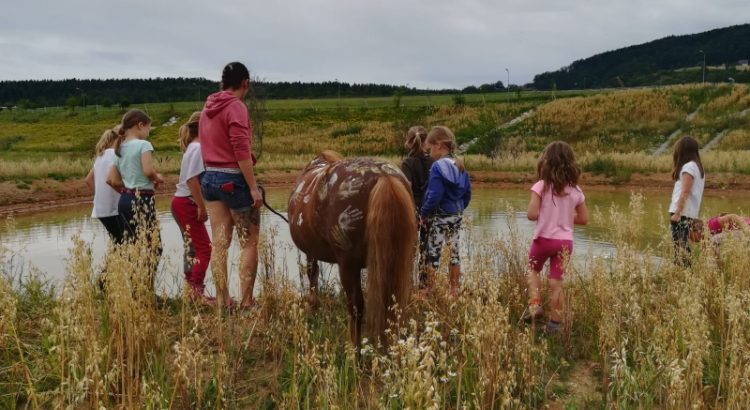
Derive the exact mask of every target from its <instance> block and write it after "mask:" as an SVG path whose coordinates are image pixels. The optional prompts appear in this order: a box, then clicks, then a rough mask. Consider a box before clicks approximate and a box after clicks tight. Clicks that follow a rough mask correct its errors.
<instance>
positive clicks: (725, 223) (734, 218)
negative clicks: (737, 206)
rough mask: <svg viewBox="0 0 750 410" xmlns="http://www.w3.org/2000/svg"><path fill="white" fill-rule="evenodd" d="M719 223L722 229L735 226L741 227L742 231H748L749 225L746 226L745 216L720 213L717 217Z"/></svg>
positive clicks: (749, 229)
mask: <svg viewBox="0 0 750 410" xmlns="http://www.w3.org/2000/svg"><path fill="white" fill-rule="evenodd" d="M719 223H721V227H722V228H724V229H731V228H733V227H737V228H738V229H741V230H742V231H744V232H750V226H748V224H747V221H745V218H743V217H741V216H739V215H737V214H726V215H722V216H720V217H719Z"/></svg>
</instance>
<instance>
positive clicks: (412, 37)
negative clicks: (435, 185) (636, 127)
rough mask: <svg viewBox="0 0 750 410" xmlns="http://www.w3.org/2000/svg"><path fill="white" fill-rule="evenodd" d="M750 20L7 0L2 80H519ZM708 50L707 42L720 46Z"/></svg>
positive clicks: (738, 1)
mask: <svg viewBox="0 0 750 410" xmlns="http://www.w3.org/2000/svg"><path fill="white" fill-rule="evenodd" d="M747 22H750V2H749V1H748V0H711V1H705V0H504V1H498V0H463V1H447V0H398V1H397V0H362V1H360V0H262V1H259V0H230V1H226V0H180V1H178V0H151V1H142V0H137V1H134V0H119V1H114V0H113V1H109V0H96V1H91V0H88V1H87V0H63V1H50V0H3V2H2V5H1V6H0V80H20V79H48V78H51V79H63V78H74V77H75V78H135V77H138V78H143V77H206V78H209V79H212V80H218V79H219V76H220V73H221V68H222V67H223V65H224V64H225V63H227V62H229V61H233V60H239V61H242V62H244V63H245V64H247V65H248V67H249V68H250V70H251V71H252V72H253V73H254V74H255V75H257V76H259V77H261V78H264V79H266V80H269V81H297V80H299V81H324V80H334V79H339V80H341V81H348V82H360V83H361V82H374V83H390V84H407V83H408V84H409V85H410V86H413V87H429V88H444V87H464V86H466V85H470V84H475V85H479V84H482V83H487V82H494V81H497V80H501V81H503V83H505V82H506V79H507V73H506V71H505V68H506V67H507V68H508V69H509V70H510V82H511V83H513V84H523V83H526V82H529V81H531V80H532V79H533V77H534V75H535V74H538V73H541V72H544V71H551V70H556V69H558V68H560V67H562V66H565V65H568V64H569V63H571V62H572V61H574V60H576V59H580V58H585V57H588V56H591V55H593V54H596V53H600V52H603V51H607V50H612V49H616V48H620V47H624V46H628V45H633V44H639V43H643V42H647V41H651V40H655V39H657V38H660V37H664V36H667V35H671V34H675V35H679V34H690V33H697V32H701V31H706V30H710V29H713V28H719V27H725V26H729V25H734V24H743V23H747ZM710 52H711V51H710V50H707V53H708V54H710Z"/></svg>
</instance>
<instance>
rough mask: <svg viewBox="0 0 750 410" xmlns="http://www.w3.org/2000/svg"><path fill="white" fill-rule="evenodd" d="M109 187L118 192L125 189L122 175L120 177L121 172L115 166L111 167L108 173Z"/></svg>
mask: <svg viewBox="0 0 750 410" xmlns="http://www.w3.org/2000/svg"><path fill="white" fill-rule="evenodd" d="M107 185H109V186H111V187H112V189H114V190H115V191H117V192H120V191H121V190H122V189H123V188H125V185H124V184H123V183H122V175H120V171H118V170H117V167H116V166H114V165H112V166H110V167H109V171H108V172H107Z"/></svg>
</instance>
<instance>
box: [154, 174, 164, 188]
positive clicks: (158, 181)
mask: <svg viewBox="0 0 750 410" xmlns="http://www.w3.org/2000/svg"><path fill="white" fill-rule="evenodd" d="M163 183H164V176H163V175H162V174H158V173H157V174H156V177H155V178H154V187H155V188H158V187H159V185H161V184H163Z"/></svg>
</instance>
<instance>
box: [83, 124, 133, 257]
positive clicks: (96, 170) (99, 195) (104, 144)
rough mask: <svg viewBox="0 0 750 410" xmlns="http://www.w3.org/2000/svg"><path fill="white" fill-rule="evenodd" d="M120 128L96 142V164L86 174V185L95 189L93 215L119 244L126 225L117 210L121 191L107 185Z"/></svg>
mask: <svg viewBox="0 0 750 410" xmlns="http://www.w3.org/2000/svg"><path fill="white" fill-rule="evenodd" d="M119 129H120V128H119V126H116V127H115V128H112V129H109V130H106V131H104V133H103V134H102V136H101V137H100V138H99V142H97V143H96V148H95V153H96V159H95V160H94V166H93V167H92V168H91V170H90V171H89V173H88V175H86V185H88V186H89V188H91V189H93V190H94V202H93V203H94V208H93V209H92V211H91V217H92V218H98V219H99V221H101V223H102V225H104V228H105V229H106V230H107V232H108V233H109V236H110V238H112V241H114V243H116V244H118V245H119V244H121V243H122V240H123V234H124V232H125V225H124V224H123V222H122V219H121V218H120V216H119V213H118V212H117V203H118V202H119V201H120V193H119V192H118V191H115V190H114V189H112V187H110V186H109V185H107V171H109V167H111V166H112V165H114V162H115V159H116V155H115V150H114V148H113V147H114V143H115V140H116V139H117V135H118V131H119Z"/></svg>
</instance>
